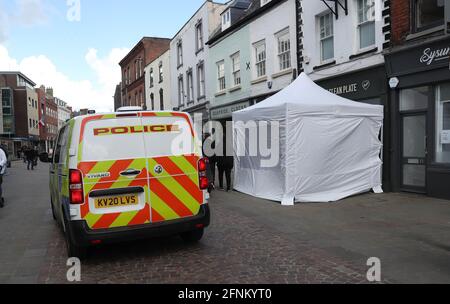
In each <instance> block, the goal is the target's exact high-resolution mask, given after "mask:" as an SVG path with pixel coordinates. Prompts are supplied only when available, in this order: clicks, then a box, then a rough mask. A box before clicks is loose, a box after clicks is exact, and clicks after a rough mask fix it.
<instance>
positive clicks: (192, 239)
mask: <svg viewBox="0 0 450 304" xmlns="http://www.w3.org/2000/svg"><path fill="white" fill-rule="evenodd" d="M203 232H204V229H203V228H202V229H195V230H192V231H188V232H183V233H182V234H181V238H182V239H183V241H185V242H186V243H196V242H198V241H200V240H201V239H202V237H203Z"/></svg>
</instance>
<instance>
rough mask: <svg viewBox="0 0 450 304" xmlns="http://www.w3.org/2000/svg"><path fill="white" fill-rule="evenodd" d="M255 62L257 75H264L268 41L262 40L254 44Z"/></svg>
mask: <svg viewBox="0 0 450 304" xmlns="http://www.w3.org/2000/svg"><path fill="white" fill-rule="evenodd" d="M254 49H255V62H256V77H257V78H259V77H263V76H265V75H266V42H265V41H261V42H258V43H256V44H254Z"/></svg>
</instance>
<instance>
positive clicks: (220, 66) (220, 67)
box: [217, 60, 226, 92]
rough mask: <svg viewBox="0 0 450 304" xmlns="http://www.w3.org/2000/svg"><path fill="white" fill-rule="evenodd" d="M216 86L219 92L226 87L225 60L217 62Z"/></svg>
mask: <svg viewBox="0 0 450 304" xmlns="http://www.w3.org/2000/svg"><path fill="white" fill-rule="evenodd" d="M217 87H218V91H219V92H220V91H223V90H225V89H226V83H225V61H223V60H222V61H219V62H218V63H217Z"/></svg>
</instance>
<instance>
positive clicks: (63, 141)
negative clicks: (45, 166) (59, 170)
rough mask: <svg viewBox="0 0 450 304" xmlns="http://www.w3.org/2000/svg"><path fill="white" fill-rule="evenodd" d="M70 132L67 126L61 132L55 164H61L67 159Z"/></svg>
mask: <svg viewBox="0 0 450 304" xmlns="http://www.w3.org/2000/svg"><path fill="white" fill-rule="evenodd" d="M68 130H69V128H68V127H67V126H66V127H63V128H62V129H61V130H60V131H59V136H58V142H57V144H56V149H55V157H54V159H53V160H54V163H55V164H60V163H62V162H64V160H65V159H66V156H67V151H66V150H67V140H68V139H67V135H68V134H67V133H68Z"/></svg>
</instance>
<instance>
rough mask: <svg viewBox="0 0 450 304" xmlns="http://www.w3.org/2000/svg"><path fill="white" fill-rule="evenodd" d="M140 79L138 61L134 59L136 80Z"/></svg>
mask: <svg viewBox="0 0 450 304" xmlns="http://www.w3.org/2000/svg"><path fill="white" fill-rule="evenodd" d="M136 79H138V61H137V60H135V61H134V80H136Z"/></svg>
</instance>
